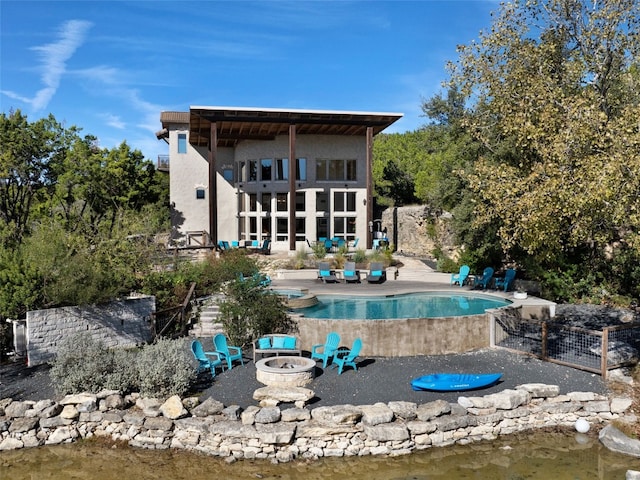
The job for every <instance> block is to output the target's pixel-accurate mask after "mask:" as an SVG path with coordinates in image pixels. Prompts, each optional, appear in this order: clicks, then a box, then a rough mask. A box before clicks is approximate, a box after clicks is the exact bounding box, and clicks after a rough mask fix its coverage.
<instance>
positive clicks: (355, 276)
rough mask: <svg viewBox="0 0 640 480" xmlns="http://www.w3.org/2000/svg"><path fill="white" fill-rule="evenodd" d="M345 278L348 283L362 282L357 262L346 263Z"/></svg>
mask: <svg viewBox="0 0 640 480" xmlns="http://www.w3.org/2000/svg"><path fill="white" fill-rule="evenodd" d="M344 279H345V281H346V282H347V283H360V271H359V270H356V262H346V263H345V264H344Z"/></svg>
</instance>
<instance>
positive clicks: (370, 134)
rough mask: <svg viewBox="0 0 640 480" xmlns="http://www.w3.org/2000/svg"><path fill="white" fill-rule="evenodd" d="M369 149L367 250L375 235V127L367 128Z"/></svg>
mask: <svg viewBox="0 0 640 480" xmlns="http://www.w3.org/2000/svg"><path fill="white" fill-rule="evenodd" d="M366 142H367V148H366V163H367V166H366V172H367V173H366V182H367V198H366V202H367V225H366V227H365V228H366V229H367V236H366V239H367V241H366V244H365V247H366V248H371V245H372V241H373V235H372V232H371V227H370V226H371V225H373V127H367V137H366Z"/></svg>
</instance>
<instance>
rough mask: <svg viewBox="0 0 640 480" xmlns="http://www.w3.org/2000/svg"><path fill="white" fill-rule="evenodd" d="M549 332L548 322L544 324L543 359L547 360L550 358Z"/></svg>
mask: <svg viewBox="0 0 640 480" xmlns="http://www.w3.org/2000/svg"><path fill="white" fill-rule="evenodd" d="M548 337H549V330H548V328H547V322H542V352H540V353H541V355H542V359H543V360H546V359H547V356H548V352H547V348H548V347H547V341H548V340H549V338H548Z"/></svg>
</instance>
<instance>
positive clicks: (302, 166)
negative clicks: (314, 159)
mask: <svg viewBox="0 0 640 480" xmlns="http://www.w3.org/2000/svg"><path fill="white" fill-rule="evenodd" d="M296 180H301V181H303V182H304V181H306V180H307V159H306V158H297V159H296Z"/></svg>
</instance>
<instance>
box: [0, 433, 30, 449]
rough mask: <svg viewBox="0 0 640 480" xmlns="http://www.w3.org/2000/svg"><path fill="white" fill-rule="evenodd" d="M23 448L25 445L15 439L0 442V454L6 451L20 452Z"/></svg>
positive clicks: (9, 438) (10, 438)
mask: <svg viewBox="0 0 640 480" xmlns="http://www.w3.org/2000/svg"><path fill="white" fill-rule="evenodd" d="M22 447H24V443H22V441H21V440H18V439H17V438H13V437H7V438H5V439H4V440H2V441H1V442H0V452H2V451H5V450H18V449H19V448H22Z"/></svg>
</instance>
